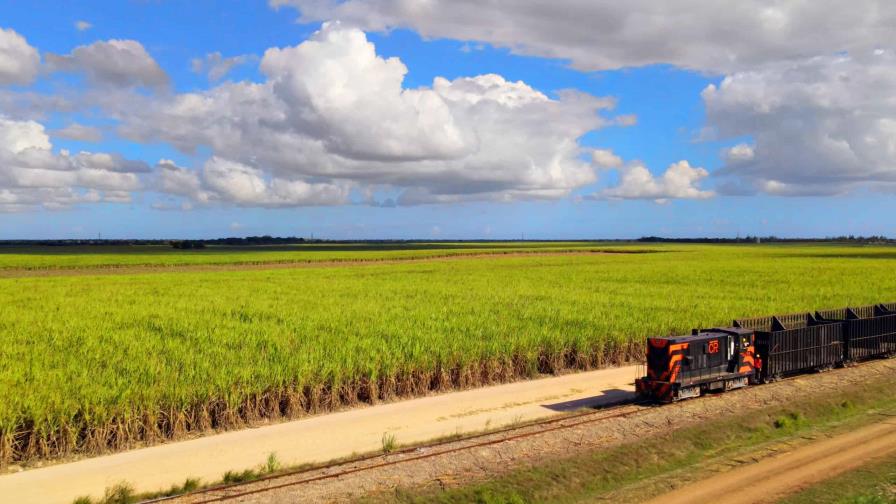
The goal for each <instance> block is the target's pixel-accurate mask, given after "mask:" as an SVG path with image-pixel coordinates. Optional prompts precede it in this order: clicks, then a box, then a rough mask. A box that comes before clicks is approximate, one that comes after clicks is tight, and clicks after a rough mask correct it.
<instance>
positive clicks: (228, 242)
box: [0, 235, 896, 250]
mask: <svg viewBox="0 0 896 504" xmlns="http://www.w3.org/2000/svg"><path fill="white" fill-rule="evenodd" d="M442 241H444V240H442ZM593 241H602V242H620V243H624V242H631V241H633V240H604V239H591V240H537V239H535V240H451V242H454V243H506V242H520V243H527V242H564V243H575V242H582V243H586V242H593ZM634 241H636V242H641V243H756V242H761V243H796V242H803V243H805V242H814V243H856V244H891V245H892V244H896V240H894V239H891V238H888V237H886V236H873V235H872V236H855V235H848V236H847V235H844V236H828V237H825V238H780V237H777V236H744V237H737V238H709V237H703V238H699V237H698V238H666V237H662V236H642V237H641V238H638V239H636V240H634ZM312 243H328V244H362V245H363V244H367V245H390V244H391V245H401V244H408V243H441V241H440V240H321V239H311V240H309V239H307V238H301V237H296V236H286V237H279V236H269V235H264V236H246V237H242V238H238V237H228V238H213V239H207V240H205V239H187V240H170V239H155V240H138V239H84V240H81V239H71V240H0V247H2V246H43V247H71V246H107V247H108V246H129V245H131V246H137V245H167V246H170V247H173V248H176V249H182V250H192V249H202V248H205V247H206V246H209V245H218V246H221V245H224V246H257V245H299V244H312Z"/></svg>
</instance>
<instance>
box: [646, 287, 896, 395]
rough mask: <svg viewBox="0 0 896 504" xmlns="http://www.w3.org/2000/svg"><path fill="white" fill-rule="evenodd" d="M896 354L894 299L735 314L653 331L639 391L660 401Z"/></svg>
mask: <svg viewBox="0 0 896 504" xmlns="http://www.w3.org/2000/svg"><path fill="white" fill-rule="evenodd" d="M893 355H896V303H884V304H877V305H871V306H860V307H847V308H841V309H838V310H824V311H816V312H814V313H798V314H792V315H773V316H770V317H758V318H749V319H737V320H735V321H734V322H733V324H732V327H724V328H713V329H695V330H694V331H693V332H692V334H691V335H690V336H670V337H664V338H663V337H659V338H648V339H647V365H646V374H645V376H642V377H641V378H638V379H637V380H635V388H636V390H637V393H638V395H640V396H641V397H643V398H648V399H653V400H657V401H661V402H672V401H678V400H681V399H687V398H690V397H698V396H700V395H701V394H704V393H706V392H724V391H726V390H731V389H736V388H741V387H746V386H747V385H750V384H756V383H767V382H769V381H773V380H777V379H779V378H782V377H785V376H789V375H794V374H799V373H807V372H812V371H818V370H824V369H829V368H832V367H835V366H842V365H844V364H847V363H850V362H856V361H861V360H864V359H871V358H878V357H891V356H893Z"/></svg>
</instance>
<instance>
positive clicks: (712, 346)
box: [707, 340, 719, 353]
mask: <svg viewBox="0 0 896 504" xmlns="http://www.w3.org/2000/svg"><path fill="white" fill-rule="evenodd" d="M707 351H708V352H709V353H719V340H712V341H710V342H709V345H707Z"/></svg>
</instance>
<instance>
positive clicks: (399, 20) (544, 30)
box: [270, 0, 896, 74]
mask: <svg viewBox="0 0 896 504" xmlns="http://www.w3.org/2000/svg"><path fill="white" fill-rule="evenodd" d="M270 4H271V5H272V6H274V7H281V6H293V7H295V8H297V9H298V10H299V12H300V15H301V19H302V20H303V21H305V22H311V21H325V20H328V19H340V20H342V21H344V22H347V23H350V24H352V25H354V26H358V27H361V28H362V29H366V30H375V31H383V30H389V29H392V28H409V29H412V30H415V31H416V32H418V33H420V34H421V35H423V36H424V37H427V38H450V39H456V40H463V41H469V42H485V43H489V44H491V45H493V46H497V47H503V48H508V49H510V50H511V51H513V52H515V53H517V54H526V55H533V56H543V57H549V58H560V59H564V60H569V61H571V63H572V65H573V66H574V67H575V68H579V69H582V70H589V71H590V70H606V69H615V68H622V67H631V66H642V65H651V64H656V63H667V64H671V65H675V66H677V67H680V68H686V69H694V70H699V71H702V72H708V73H715V74H720V73H729V72H734V71H739V70H743V69H746V68H750V67H753V66H756V65H760V64H765V63H770V62H775V61H781V60H788V59H800V58H803V57H805V56H807V55H808V56H812V55H820V54H833V53H836V52H841V51H849V52H852V51H865V50H873V49H875V48H877V47H892V46H893V45H894V43H896V30H894V29H893V27H894V26H896V4H894V3H893V2H891V1H889V0H855V1H852V2H841V1H837V0H813V1H803V2H799V1H792V2H769V1H766V0H741V1H738V2H719V1H717V0H680V1H675V2H664V1H657V0H629V1H625V2H620V1H617V0H589V1H581V0H560V1H558V0H531V1H526V2H520V1H518V0H493V1H489V2H482V1H478V0H427V1H425V2H420V1H408V0H270Z"/></svg>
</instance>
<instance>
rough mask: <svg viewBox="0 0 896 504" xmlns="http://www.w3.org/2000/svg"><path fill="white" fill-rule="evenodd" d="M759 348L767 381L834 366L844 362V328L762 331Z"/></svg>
mask: <svg viewBox="0 0 896 504" xmlns="http://www.w3.org/2000/svg"><path fill="white" fill-rule="evenodd" d="M756 342H757V343H756V347H757V350H758V351H759V354H760V356H761V357H762V359H763V363H762V373H763V374H764V375H765V376H766V377H774V376H783V375H788V374H793V373H797V372H799V371H804V370H808V369H815V368H821V367H826V366H833V365H834V364H837V363H839V362H841V361H842V360H843V326H842V324H841V323H838V322H835V323H830V324H822V325H815V326H810V327H803V328H799V329H787V330H784V331H759V332H757V333H756Z"/></svg>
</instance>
